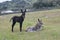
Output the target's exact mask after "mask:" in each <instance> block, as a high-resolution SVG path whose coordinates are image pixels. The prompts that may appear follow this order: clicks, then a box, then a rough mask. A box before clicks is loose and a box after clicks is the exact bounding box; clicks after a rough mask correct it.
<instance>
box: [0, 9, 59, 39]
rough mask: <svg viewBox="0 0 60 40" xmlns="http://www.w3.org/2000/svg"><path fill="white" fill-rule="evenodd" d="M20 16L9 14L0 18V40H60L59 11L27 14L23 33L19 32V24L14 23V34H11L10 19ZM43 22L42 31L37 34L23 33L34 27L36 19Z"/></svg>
mask: <svg viewBox="0 0 60 40" xmlns="http://www.w3.org/2000/svg"><path fill="white" fill-rule="evenodd" d="M15 15H17V16H20V15H21V14H9V15H2V16H0V40H60V9H54V10H46V11H36V12H27V13H26V18H25V20H24V23H23V31H22V32H20V31H19V23H16V25H15V27H14V32H11V24H12V21H11V22H9V21H10V19H11V17H13V16H15ZM38 18H39V19H41V20H42V21H43V23H44V24H43V26H44V28H43V30H41V31H39V32H25V30H26V28H27V27H29V26H34V25H35V24H36V22H37V19H38Z"/></svg>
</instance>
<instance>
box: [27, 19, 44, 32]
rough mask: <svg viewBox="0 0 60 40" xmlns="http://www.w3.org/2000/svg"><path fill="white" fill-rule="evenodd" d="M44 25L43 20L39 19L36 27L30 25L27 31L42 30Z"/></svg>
mask: <svg viewBox="0 0 60 40" xmlns="http://www.w3.org/2000/svg"><path fill="white" fill-rule="evenodd" d="M42 25H43V23H42V21H41V20H39V19H38V22H37V24H36V25H35V26H34V27H28V28H27V30H26V32H35V31H38V30H41V28H42V27H43V26H42Z"/></svg>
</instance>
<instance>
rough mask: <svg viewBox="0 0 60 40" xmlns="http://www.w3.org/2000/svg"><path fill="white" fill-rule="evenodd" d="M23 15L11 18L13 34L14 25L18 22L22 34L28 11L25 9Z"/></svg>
mask: <svg viewBox="0 0 60 40" xmlns="http://www.w3.org/2000/svg"><path fill="white" fill-rule="evenodd" d="M21 13H22V15H21V16H14V17H12V18H11V19H12V32H13V28H14V25H15V24H16V22H18V23H20V32H21V31H22V24H23V21H24V18H25V13H26V9H25V11H23V10H22V9H21Z"/></svg>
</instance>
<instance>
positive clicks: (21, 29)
mask: <svg viewBox="0 0 60 40" xmlns="http://www.w3.org/2000/svg"><path fill="white" fill-rule="evenodd" d="M21 31H22V23H20V32H21Z"/></svg>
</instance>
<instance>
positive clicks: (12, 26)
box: [12, 22, 16, 32]
mask: <svg viewBox="0 0 60 40" xmlns="http://www.w3.org/2000/svg"><path fill="white" fill-rule="evenodd" d="M15 23H16V22H13V24H12V32H13V28H14V25H15Z"/></svg>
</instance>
